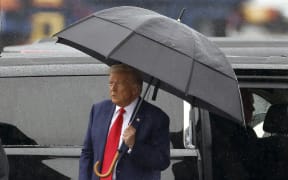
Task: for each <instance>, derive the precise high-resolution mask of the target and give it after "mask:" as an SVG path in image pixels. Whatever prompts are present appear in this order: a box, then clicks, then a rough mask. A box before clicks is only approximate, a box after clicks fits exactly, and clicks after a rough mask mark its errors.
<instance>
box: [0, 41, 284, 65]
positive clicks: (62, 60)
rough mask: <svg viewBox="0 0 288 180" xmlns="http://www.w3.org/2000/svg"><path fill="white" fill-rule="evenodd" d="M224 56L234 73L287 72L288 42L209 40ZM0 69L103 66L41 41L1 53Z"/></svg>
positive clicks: (62, 46)
mask: <svg viewBox="0 0 288 180" xmlns="http://www.w3.org/2000/svg"><path fill="white" fill-rule="evenodd" d="M209 39H210V40H211V41H213V42H214V43H215V44H216V45H217V46H218V47H219V48H220V49H221V50H222V51H223V52H224V54H225V55H226V57H227V59H228V61H229V62H230V63H231V65H232V67H233V68H234V69H235V70H269V69H270V70H288V40H283V39H266V40H253V39H242V38H228V37H224V38H209ZM0 60H1V61H0V66H15V65H51V64H62V65H64V64H66V65H72V64H74V65H75V64H78V65H79V64H91V65H92V64H94V65H97V64H103V63H101V62H100V61H98V60H97V59H95V58H93V57H90V56H88V55H86V54H85V53H83V52H81V51H78V50H76V49H74V48H71V47H69V46H66V45H63V44H59V43H56V39H44V40H41V41H38V42H35V43H33V44H28V45H18V46H8V47H5V48H4V49H3V52H2V53H1V58H0Z"/></svg>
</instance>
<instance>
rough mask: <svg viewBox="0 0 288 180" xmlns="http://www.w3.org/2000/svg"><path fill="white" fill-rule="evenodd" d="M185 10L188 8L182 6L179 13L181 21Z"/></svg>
mask: <svg viewBox="0 0 288 180" xmlns="http://www.w3.org/2000/svg"><path fill="white" fill-rule="evenodd" d="M185 10H186V8H182V9H181V11H180V14H179V16H178V18H177V21H178V22H181V19H182V17H183V14H184V12H185Z"/></svg>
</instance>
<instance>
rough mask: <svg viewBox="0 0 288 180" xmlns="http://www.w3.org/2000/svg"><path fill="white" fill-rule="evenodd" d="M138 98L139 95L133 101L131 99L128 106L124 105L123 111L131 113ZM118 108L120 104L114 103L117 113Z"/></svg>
mask: <svg viewBox="0 0 288 180" xmlns="http://www.w3.org/2000/svg"><path fill="white" fill-rule="evenodd" d="M138 99H139V97H138V98H136V99H135V100H134V101H132V102H131V103H130V104H129V105H128V106H125V107H124V109H125V111H126V112H131V113H132V112H133V110H134V108H135V107H136V105H137V102H138ZM120 108H121V107H120V106H118V105H116V109H115V112H117V113H118V111H119V109H120Z"/></svg>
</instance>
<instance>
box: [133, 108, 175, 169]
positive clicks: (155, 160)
mask: <svg viewBox="0 0 288 180" xmlns="http://www.w3.org/2000/svg"><path fill="white" fill-rule="evenodd" d="M147 118H148V119H149V120H148V122H149V124H150V125H149V128H147V126H146V127H143V126H142V127H141V126H140V127H139V128H144V129H145V130H146V131H148V133H149V134H147V135H146V138H145V139H142V140H141V141H136V142H135V144H134V146H133V150H132V151H131V154H130V156H131V158H132V159H133V160H134V162H135V163H137V165H139V166H141V167H142V168H145V169H150V170H164V169H166V168H167V167H168V166H169V165H170V138H169V117H168V116H167V115H166V114H165V113H164V112H163V111H160V110H159V111H157V112H156V113H155V112H153V113H151V114H150V113H148V114H147ZM146 120H147V119H145V121H146ZM141 130H143V129H141ZM136 135H137V134H136Z"/></svg>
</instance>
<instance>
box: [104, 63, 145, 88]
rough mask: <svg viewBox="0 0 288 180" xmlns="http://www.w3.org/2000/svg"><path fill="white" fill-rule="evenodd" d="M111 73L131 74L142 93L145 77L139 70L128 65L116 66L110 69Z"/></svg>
mask: <svg viewBox="0 0 288 180" xmlns="http://www.w3.org/2000/svg"><path fill="white" fill-rule="evenodd" d="M109 73H110V74H111V73H127V74H130V75H131V77H132V78H133V79H132V80H133V81H135V83H136V84H137V85H138V86H139V87H140V92H141V91H142V86H143V77H142V73H141V72H140V71H138V70H137V69H135V68H133V67H131V66H128V65H126V64H114V65H112V66H111V67H110V71H109Z"/></svg>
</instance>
